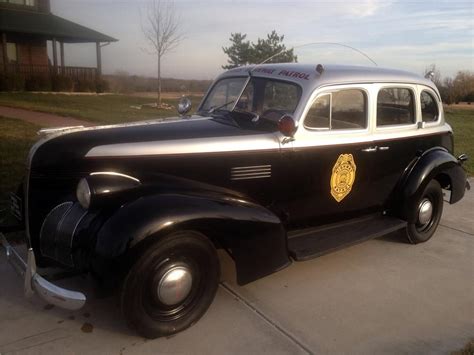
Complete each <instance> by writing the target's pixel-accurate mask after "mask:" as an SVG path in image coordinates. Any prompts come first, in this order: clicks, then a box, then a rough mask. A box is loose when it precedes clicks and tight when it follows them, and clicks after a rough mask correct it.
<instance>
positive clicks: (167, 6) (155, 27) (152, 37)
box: [141, 0, 183, 107]
mask: <svg viewBox="0 0 474 355" xmlns="http://www.w3.org/2000/svg"><path fill="white" fill-rule="evenodd" d="M141 25H142V31H143V34H144V35H145V39H146V40H147V42H148V44H149V46H150V47H151V52H150V53H151V54H153V55H156V58H157V59H158V68H157V69H158V96H157V99H158V102H157V105H158V107H161V60H162V58H163V56H165V55H166V54H167V53H169V52H170V51H172V50H173V49H174V48H176V46H178V45H179V43H180V42H181V41H182V40H183V34H182V33H181V31H180V27H181V21H180V18H179V16H178V14H177V13H176V9H175V6H174V2H173V1H172V0H169V1H163V0H150V1H149V2H148V3H147V5H146V6H145V15H144V16H142V18H141Z"/></svg>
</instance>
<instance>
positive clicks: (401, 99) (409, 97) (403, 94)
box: [377, 88, 415, 127]
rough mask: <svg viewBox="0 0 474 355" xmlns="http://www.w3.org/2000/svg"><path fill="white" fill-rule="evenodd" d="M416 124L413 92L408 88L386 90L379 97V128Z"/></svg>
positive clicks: (381, 91) (380, 92)
mask: <svg viewBox="0 0 474 355" xmlns="http://www.w3.org/2000/svg"><path fill="white" fill-rule="evenodd" d="M410 123H415V100H414V96H413V92H412V91H411V90H410V89H406V88H385V89H382V90H380V91H379V94H378V96H377V126H378V127H379V126H391V125H405V124H410Z"/></svg>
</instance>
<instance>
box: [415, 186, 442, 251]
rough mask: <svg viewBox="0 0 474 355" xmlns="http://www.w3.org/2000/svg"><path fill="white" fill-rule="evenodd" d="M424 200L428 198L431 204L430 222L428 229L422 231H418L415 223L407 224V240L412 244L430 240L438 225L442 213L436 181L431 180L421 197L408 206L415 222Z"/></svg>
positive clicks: (440, 191) (439, 188) (439, 187)
mask: <svg viewBox="0 0 474 355" xmlns="http://www.w3.org/2000/svg"><path fill="white" fill-rule="evenodd" d="M425 198H428V199H429V200H430V201H431V203H432V204H433V217H432V219H431V221H430V225H429V227H428V228H427V229H426V230H424V231H421V230H420V229H419V227H418V225H417V223H416V222H414V223H408V225H407V238H408V241H409V242H410V243H412V244H418V243H423V242H426V241H428V240H429V239H431V237H432V236H433V234H434V233H435V232H436V229H437V227H438V225H439V222H440V220H441V215H442V213H443V192H442V190H441V186H440V184H439V183H438V181H436V180H431V181H430V182H429V183H428V185H427V186H426V187H425V189H424V190H423V193H422V194H421V196H420V197H419V198H418V199H417V200H416V201H415V202H414V204H413V205H412V206H410V211H409V213H413V214H414V215H415V216H416V217H415V219H416V220H417V219H418V208H419V204H420V202H421V201H422V200H423V199H425Z"/></svg>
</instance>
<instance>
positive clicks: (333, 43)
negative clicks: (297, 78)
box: [250, 42, 378, 71]
mask: <svg viewBox="0 0 474 355" xmlns="http://www.w3.org/2000/svg"><path fill="white" fill-rule="evenodd" d="M327 44H329V45H333V46H340V47H344V48H349V49H352V50H353V51H355V52H357V53H359V54H360V55H362V56H363V57H365V58H366V59H368V60H369V61H370V62H371V63H372V64H374V65H375V66H376V67H378V64H377V63H376V62H375V61H374V60H373V59H372V58H370V57H369V56H368V55H367V54H365V53H364V52H362V51H361V50H359V49H357V48H354V47H351V46H349V45H347V44H343V43H337V42H311V43H305V44H301V45H299V46H294V47H292V48H290V49H284V50H281V51H279V52H278V53H275V54H274V55H272V56H271V57H268V58H267V59H265V60H264V61H263V62H261V63H258V64H257V65H256V66H255V67H253V68H252V69H251V70H250V71H254V70H255V69H256V68H257V67H258V66H260V65H262V64H265V63H267V62H268V61H269V60H272V59H273V58H275V57H276V56H278V55H280V54H282V53H284V52H286V51H289V50H293V49H296V48H302V47H307V46H312V45H327Z"/></svg>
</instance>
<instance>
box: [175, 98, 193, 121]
mask: <svg viewBox="0 0 474 355" xmlns="http://www.w3.org/2000/svg"><path fill="white" fill-rule="evenodd" d="M191 106H192V103H191V100H190V99H189V97H186V96H183V97H181V98H180V99H179V102H178V107H177V109H178V113H179V114H180V115H181V116H184V115H186V114H187V113H188V112H189V110H191Z"/></svg>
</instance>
